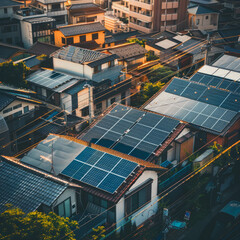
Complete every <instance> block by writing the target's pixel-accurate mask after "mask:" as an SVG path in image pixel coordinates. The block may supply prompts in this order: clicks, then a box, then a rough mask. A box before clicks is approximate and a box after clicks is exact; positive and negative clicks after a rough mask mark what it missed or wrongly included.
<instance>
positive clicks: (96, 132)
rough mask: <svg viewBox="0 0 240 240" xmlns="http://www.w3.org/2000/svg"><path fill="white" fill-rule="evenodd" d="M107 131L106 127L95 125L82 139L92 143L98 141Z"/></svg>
mask: <svg viewBox="0 0 240 240" xmlns="http://www.w3.org/2000/svg"><path fill="white" fill-rule="evenodd" d="M105 133H106V130H105V129H102V128H99V127H97V126H94V127H93V128H91V129H90V130H89V131H88V132H87V134H86V135H84V136H83V138H82V140H84V141H87V142H90V143H96V142H97V141H98V140H99V139H100V138H101V137H102V136H103V135H104V134H105Z"/></svg>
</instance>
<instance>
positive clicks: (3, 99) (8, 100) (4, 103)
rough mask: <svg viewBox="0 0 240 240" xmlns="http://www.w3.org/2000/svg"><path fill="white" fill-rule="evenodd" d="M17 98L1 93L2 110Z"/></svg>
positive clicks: (0, 107) (0, 104) (0, 105)
mask: <svg viewBox="0 0 240 240" xmlns="http://www.w3.org/2000/svg"><path fill="white" fill-rule="evenodd" d="M14 100H15V97H13V96H11V95H8V94H4V93H0V111H2V110H3V109H4V108H5V107H7V106H8V105H9V104H10V103H12V102H13V101H14Z"/></svg>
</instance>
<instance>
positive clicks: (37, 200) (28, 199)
mask: <svg viewBox="0 0 240 240" xmlns="http://www.w3.org/2000/svg"><path fill="white" fill-rule="evenodd" d="M0 182H1V184H0V212H3V211H5V210H6V206H5V205H6V204H12V205H13V206H15V207H19V208H21V209H22V210H23V211H24V212H25V213H28V212H31V211H35V210H36V209H37V208H38V207H39V206H40V205H41V204H45V205H46V206H51V205H52V204H53V202H54V201H55V200H56V199H57V198H58V197H59V196H60V195H61V194H62V193H63V191H64V190H65V189H66V188H67V186H66V185H65V184H63V183H61V182H60V181H59V182H57V181H53V180H52V179H48V178H47V177H46V176H44V175H41V174H39V173H38V172H34V171H31V170H30V169H28V168H25V167H24V166H23V165H22V164H17V163H14V162H13V161H12V162H10V161H7V160H6V159H3V161H2V162H1V163H0Z"/></svg>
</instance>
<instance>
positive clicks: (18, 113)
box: [13, 111, 22, 118]
mask: <svg viewBox="0 0 240 240" xmlns="http://www.w3.org/2000/svg"><path fill="white" fill-rule="evenodd" d="M21 115H22V111H18V112H16V113H14V114H13V117H14V118H15V117H19V116H21Z"/></svg>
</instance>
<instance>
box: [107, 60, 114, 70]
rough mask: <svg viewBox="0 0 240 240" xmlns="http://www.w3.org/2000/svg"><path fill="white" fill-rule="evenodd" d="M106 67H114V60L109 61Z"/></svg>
mask: <svg viewBox="0 0 240 240" xmlns="http://www.w3.org/2000/svg"><path fill="white" fill-rule="evenodd" d="M108 67H109V68H110V67H114V60H113V61H110V62H108Z"/></svg>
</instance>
